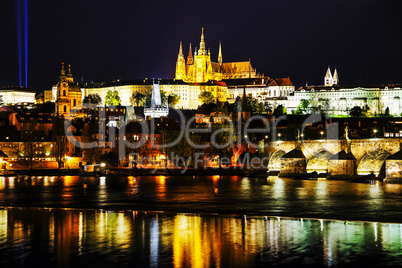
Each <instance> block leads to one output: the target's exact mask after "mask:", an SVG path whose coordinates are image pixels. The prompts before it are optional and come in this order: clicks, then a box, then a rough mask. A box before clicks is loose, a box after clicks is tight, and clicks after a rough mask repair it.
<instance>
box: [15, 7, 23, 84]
mask: <svg viewBox="0 0 402 268" xmlns="http://www.w3.org/2000/svg"><path fill="white" fill-rule="evenodd" d="M21 2H22V0H17V1H16V2H15V3H16V11H17V42H18V71H19V79H20V80H19V81H20V87H21V86H22V17H21Z"/></svg>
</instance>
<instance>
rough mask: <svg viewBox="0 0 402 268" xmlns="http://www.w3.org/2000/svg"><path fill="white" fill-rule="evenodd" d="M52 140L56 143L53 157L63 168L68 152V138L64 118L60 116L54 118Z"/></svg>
mask: <svg viewBox="0 0 402 268" xmlns="http://www.w3.org/2000/svg"><path fill="white" fill-rule="evenodd" d="M52 139H53V143H54V147H53V155H54V156H55V157H56V160H57V163H58V165H59V168H61V167H62V163H63V158H64V155H65V153H66V151H67V137H66V135H65V132H64V118H63V116H60V115H58V114H57V115H56V116H55V117H53V124H52Z"/></svg>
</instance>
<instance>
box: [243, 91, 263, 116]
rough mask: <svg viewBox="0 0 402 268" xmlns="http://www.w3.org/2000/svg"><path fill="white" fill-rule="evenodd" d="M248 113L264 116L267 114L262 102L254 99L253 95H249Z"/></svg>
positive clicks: (247, 99) (247, 100)
mask: <svg viewBox="0 0 402 268" xmlns="http://www.w3.org/2000/svg"><path fill="white" fill-rule="evenodd" d="M246 111H249V112H252V113H255V114H262V113H265V112H266V109H265V105H264V103H262V102H260V101H259V100H258V99H256V98H254V97H253V95H251V94H249V95H248V96H247V98H246Z"/></svg>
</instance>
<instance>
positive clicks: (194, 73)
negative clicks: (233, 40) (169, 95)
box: [175, 28, 258, 83]
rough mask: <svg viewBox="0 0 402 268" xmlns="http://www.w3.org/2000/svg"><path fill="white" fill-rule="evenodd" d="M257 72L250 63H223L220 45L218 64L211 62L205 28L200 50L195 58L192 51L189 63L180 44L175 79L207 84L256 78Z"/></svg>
mask: <svg viewBox="0 0 402 268" xmlns="http://www.w3.org/2000/svg"><path fill="white" fill-rule="evenodd" d="M256 77H258V75H257V73H256V70H255V69H253V67H252V66H251V63H250V61H243V62H225V63H224V62H223V61H222V46H221V44H219V55H218V62H212V61H211V52H210V51H209V50H208V52H207V50H206V49H205V41H204V28H203V29H202V33H201V42H200V49H198V51H197V48H196V49H195V51H194V57H193V54H192V51H191V44H190V49H189V52H188V57H187V62H186V60H185V58H184V54H183V47H182V43H181V42H180V48H179V55H178V57H177V62H176V75H175V78H176V79H178V80H183V81H185V82H188V83H205V82H207V81H211V80H216V81H220V80H223V79H236V78H256Z"/></svg>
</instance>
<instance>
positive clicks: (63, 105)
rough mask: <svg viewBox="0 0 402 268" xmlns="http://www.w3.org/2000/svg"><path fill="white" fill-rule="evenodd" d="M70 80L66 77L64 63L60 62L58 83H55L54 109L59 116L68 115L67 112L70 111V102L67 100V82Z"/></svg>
mask: <svg viewBox="0 0 402 268" xmlns="http://www.w3.org/2000/svg"><path fill="white" fill-rule="evenodd" d="M69 75H70V73H69ZM71 78H72V77H71ZM71 78H70V77H68V76H67V75H66V70H64V62H62V63H61V72H60V76H59V82H58V83H57V100H56V109H57V110H56V112H57V113H59V114H63V113H68V111H70V102H69V100H68V95H69V92H68V90H69V88H68V82H69V81H68V80H69V79H71Z"/></svg>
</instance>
